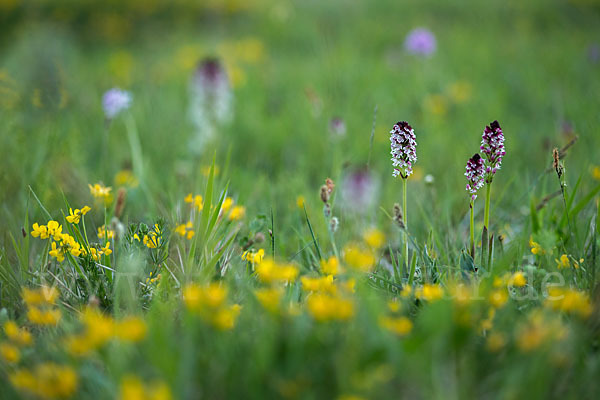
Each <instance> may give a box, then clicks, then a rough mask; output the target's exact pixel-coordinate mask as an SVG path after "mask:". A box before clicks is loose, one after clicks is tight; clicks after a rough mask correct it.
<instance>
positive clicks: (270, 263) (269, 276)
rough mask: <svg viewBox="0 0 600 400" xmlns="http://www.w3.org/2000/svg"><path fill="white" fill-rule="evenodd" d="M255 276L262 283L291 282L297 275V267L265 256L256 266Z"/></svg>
mask: <svg viewBox="0 0 600 400" xmlns="http://www.w3.org/2000/svg"><path fill="white" fill-rule="evenodd" d="M256 276H257V277H258V279H259V280H260V281H261V282H264V283H275V282H293V281H295V280H296V278H297V277H298V267H296V266H295V265H294V264H288V263H278V262H275V260H273V259H272V258H270V257H267V258H265V259H264V260H262V262H261V263H260V264H258V265H257V266H256Z"/></svg>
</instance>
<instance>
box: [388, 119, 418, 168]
mask: <svg viewBox="0 0 600 400" xmlns="http://www.w3.org/2000/svg"><path fill="white" fill-rule="evenodd" d="M390 134H391V135H390V142H391V148H392V150H391V151H390V154H391V155H392V164H393V166H394V172H393V173H392V175H393V176H395V177H396V176H398V175H400V177H401V178H402V179H406V178H408V177H409V176H410V175H411V174H412V173H413V169H412V167H413V164H414V163H415V162H416V161H417V141H416V137H415V131H414V129H413V128H412V127H411V126H410V125H409V124H408V122H406V121H401V122H398V123H397V124H395V125H394V127H393V128H392V130H391V131H390Z"/></svg>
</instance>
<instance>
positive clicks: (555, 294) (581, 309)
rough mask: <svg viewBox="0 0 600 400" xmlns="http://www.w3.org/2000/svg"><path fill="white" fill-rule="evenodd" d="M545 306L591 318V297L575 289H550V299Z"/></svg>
mask: <svg viewBox="0 0 600 400" xmlns="http://www.w3.org/2000/svg"><path fill="white" fill-rule="evenodd" d="M544 305H545V306H546V307H548V308H550V309H552V310H556V311H562V312H566V313H570V314H576V315H579V316H580V317H582V318H586V317H589V316H590V314H591V313H592V304H591V303H590V298H589V296H588V295H587V294H586V293H584V292H579V291H577V290H574V289H564V288H558V287H553V288H550V289H548V298H547V299H546V301H545V302H544Z"/></svg>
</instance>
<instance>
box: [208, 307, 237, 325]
mask: <svg viewBox="0 0 600 400" xmlns="http://www.w3.org/2000/svg"><path fill="white" fill-rule="evenodd" d="M241 309H242V307H241V306H240V305H239V304H234V305H232V306H229V307H223V308H220V309H218V310H217V311H216V312H215V313H214V315H213V316H212V318H210V322H211V323H212V324H213V326H214V327H215V328H217V329H219V330H221V331H226V330H230V329H233V327H234V326H235V320H236V318H237V317H238V315H240V311H241Z"/></svg>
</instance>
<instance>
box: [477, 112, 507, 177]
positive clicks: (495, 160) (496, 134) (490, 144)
mask: <svg viewBox="0 0 600 400" xmlns="http://www.w3.org/2000/svg"><path fill="white" fill-rule="evenodd" d="M480 150H481V152H482V153H483V156H484V157H485V161H486V162H485V182H486V183H492V180H493V179H494V175H495V174H496V171H497V170H499V169H500V167H501V165H502V157H504V155H505V154H506V151H505V150H504V134H503V133H502V129H501V128H500V124H499V123H498V121H494V122H492V123H491V124H490V125H489V126H486V127H485V130H484V131H483V135H482V138H481V147H480Z"/></svg>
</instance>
